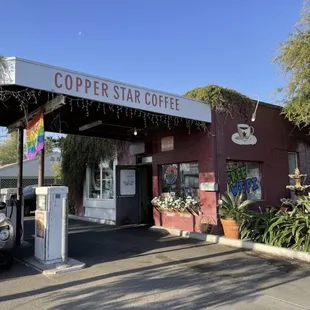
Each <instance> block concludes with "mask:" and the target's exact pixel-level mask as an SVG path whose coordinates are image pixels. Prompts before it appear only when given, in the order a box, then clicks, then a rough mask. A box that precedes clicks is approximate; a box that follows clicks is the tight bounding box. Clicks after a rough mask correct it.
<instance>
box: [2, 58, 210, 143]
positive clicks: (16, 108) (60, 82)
mask: <svg viewBox="0 0 310 310" xmlns="http://www.w3.org/2000/svg"><path fill="white" fill-rule="evenodd" d="M6 63H7V65H6V66H5V68H6V70H5V72H4V73H3V74H2V75H1V79H0V87H1V88H0V125H1V126H6V127H9V129H14V128H20V127H25V125H26V123H27V122H28V121H29V120H30V119H31V118H32V117H33V116H34V115H35V114H36V113H37V112H38V111H39V110H40V109H42V108H44V111H45V112H44V114H45V116H44V121H45V130H46V131H51V132H62V133H68V134H83V135H90V136H98V137H106V138H115V139H121V140H134V139H139V135H141V134H143V135H144V134H147V133H148V132H150V131H154V130H156V129H157V128H158V126H161V125H165V126H166V127H168V128H169V129H170V128H171V129H172V128H173V127H175V126H182V127H185V126H187V127H189V126H191V127H193V128H194V127H198V128H199V129H201V128H204V126H206V123H210V122H211V109H210V106H209V105H208V104H206V103H204V102H202V101H197V100H193V99H190V98H186V97H182V96H178V95H172V94H169V93H165V92H159V91H154V90H150V89H147V88H142V87H138V86H134V85H128V84H124V83H121V82H115V81H111V80H107V79H104V78H100V77H96V76H91V75H87V74H83V73H79V72H75V71H71V70H66V69H62V68H58V67H54V66H50V65H46V64H42V63H37V62H33V61H29V60H25V59H20V58H15V57H13V58H6ZM133 133H134V134H133Z"/></svg>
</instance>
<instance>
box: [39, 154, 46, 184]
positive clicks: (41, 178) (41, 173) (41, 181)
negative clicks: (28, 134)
mask: <svg viewBox="0 0 310 310" xmlns="http://www.w3.org/2000/svg"><path fill="white" fill-rule="evenodd" d="M44 153H45V150H44V149H43V150H41V151H40V152H39V164H38V186H39V187H40V186H44V157H45V156H44V155H45V154H44Z"/></svg>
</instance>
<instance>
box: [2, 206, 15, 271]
mask: <svg viewBox="0 0 310 310" xmlns="http://www.w3.org/2000/svg"><path fill="white" fill-rule="evenodd" d="M4 209H6V203H5V202H2V201H1V202H0V270H1V269H10V268H11V267H12V264H13V248H14V238H15V236H14V229H13V224H12V222H11V219H10V218H9V217H7V216H6V214H4V213H2V212H1V211H2V210H4Z"/></svg>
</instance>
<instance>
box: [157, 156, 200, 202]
mask: <svg viewBox="0 0 310 310" xmlns="http://www.w3.org/2000/svg"><path fill="white" fill-rule="evenodd" d="M182 164H197V166H198V199H200V186H199V184H200V178H199V162H198V160H191V161H182V162H172V163H171V162H169V163H163V164H160V165H158V171H159V173H158V176H159V178H158V182H159V184H158V189H159V193H158V194H159V196H160V195H162V194H163V166H169V165H177V171H178V178H177V191H176V192H177V194H179V195H180V193H181V165H182Z"/></svg>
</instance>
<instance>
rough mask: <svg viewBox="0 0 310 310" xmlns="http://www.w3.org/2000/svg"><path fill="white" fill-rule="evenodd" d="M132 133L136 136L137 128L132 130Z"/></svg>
mask: <svg viewBox="0 0 310 310" xmlns="http://www.w3.org/2000/svg"><path fill="white" fill-rule="evenodd" d="M133 134H134V135H135V136H136V135H137V134H138V131H137V128H135V129H134V130H133Z"/></svg>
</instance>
